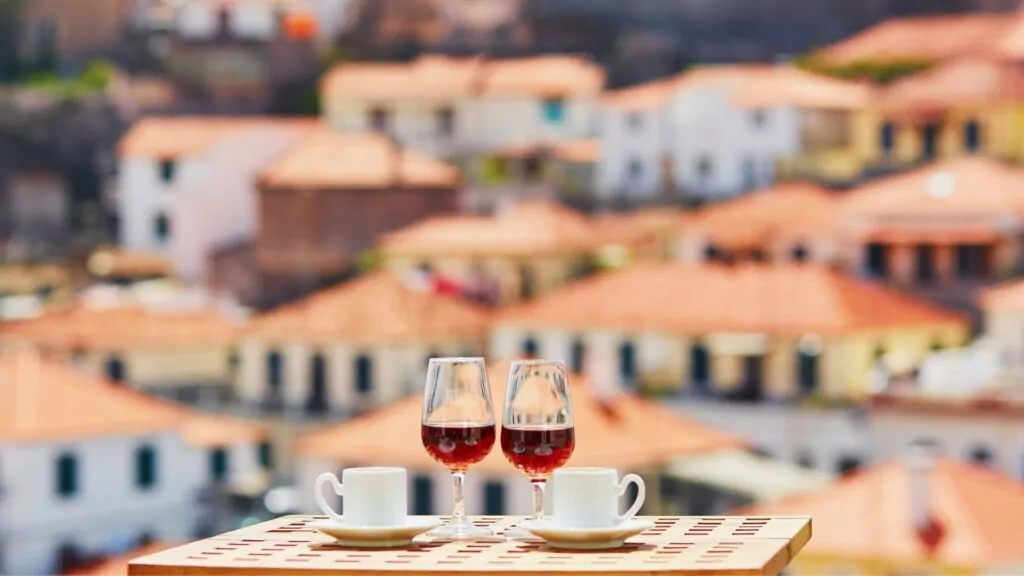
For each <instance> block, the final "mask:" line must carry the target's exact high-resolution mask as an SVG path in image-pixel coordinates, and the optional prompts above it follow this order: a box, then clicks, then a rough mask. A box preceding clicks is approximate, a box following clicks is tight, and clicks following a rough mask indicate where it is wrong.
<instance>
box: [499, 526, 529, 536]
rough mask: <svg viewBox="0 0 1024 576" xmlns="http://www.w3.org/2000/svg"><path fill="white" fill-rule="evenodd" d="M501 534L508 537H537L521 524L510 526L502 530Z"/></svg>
mask: <svg viewBox="0 0 1024 576" xmlns="http://www.w3.org/2000/svg"><path fill="white" fill-rule="evenodd" d="M501 535H502V536H504V537H506V538H519V539H522V538H536V536H534V535H533V534H532V533H530V532H527V531H526V530H524V529H522V528H520V527H519V526H510V527H508V528H506V529H505V530H503V531H502V532H501Z"/></svg>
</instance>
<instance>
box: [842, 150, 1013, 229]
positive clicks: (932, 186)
mask: <svg viewBox="0 0 1024 576" xmlns="http://www.w3.org/2000/svg"><path fill="white" fill-rule="evenodd" d="M843 210H844V213H845V214H846V215H847V216H856V217H864V216H874V217H890V218H891V217H897V216H906V217H912V218H919V217H923V216H951V217H953V216H955V217H959V218H963V219H966V218H970V217H974V216H991V217H1011V216H1012V217H1015V218H1020V217H1021V215H1024V169H1021V168H1017V167H1014V166H1009V165H1006V164H1002V163H1000V162H998V161H996V160H991V159H988V158H982V157H960V158H953V159H949V160H944V161H940V162H938V163H935V164H931V165H929V166H926V167H924V168H920V169H917V170H914V171H911V172H906V173H903V174H898V175H896V176H891V177H888V178H884V179H881V180H876V181H874V182H870V183H868V184H865V185H863V186H861V187H859V188H856V189H854V190H853V191H851V192H850V193H849V194H847V196H846V199H845V201H844V206H843Z"/></svg>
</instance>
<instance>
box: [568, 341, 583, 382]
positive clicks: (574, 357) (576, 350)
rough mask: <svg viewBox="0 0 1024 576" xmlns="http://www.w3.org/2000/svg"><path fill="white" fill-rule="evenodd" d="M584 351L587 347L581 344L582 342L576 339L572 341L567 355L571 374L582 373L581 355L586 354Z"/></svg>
mask: <svg viewBox="0 0 1024 576" xmlns="http://www.w3.org/2000/svg"><path fill="white" fill-rule="evenodd" d="M586 351H587V346H586V344H584V343H583V340H581V339H579V338H576V339H575V340H573V341H572V348H571V350H570V351H569V355H570V356H571V358H570V359H569V362H570V364H571V366H570V368H572V371H573V372H575V373H577V374H580V373H582V372H583V368H584V367H583V355H584V354H586Z"/></svg>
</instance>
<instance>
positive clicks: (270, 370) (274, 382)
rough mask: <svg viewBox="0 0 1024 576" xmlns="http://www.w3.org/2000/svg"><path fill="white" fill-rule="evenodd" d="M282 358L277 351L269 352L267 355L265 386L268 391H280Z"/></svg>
mask: <svg viewBox="0 0 1024 576" xmlns="http://www.w3.org/2000/svg"><path fill="white" fill-rule="evenodd" d="M283 360H284V359H283V357H282V356H281V353H280V352H278V351H277V350H271V351H270V352H268V353H267V386H268V387H269V388H270V391H271V392H272V393H273V392H278V391H280V389H281V383H282V381H283V378H282V376H283V370H282V366H281V365H282V364H283Z"/></svg>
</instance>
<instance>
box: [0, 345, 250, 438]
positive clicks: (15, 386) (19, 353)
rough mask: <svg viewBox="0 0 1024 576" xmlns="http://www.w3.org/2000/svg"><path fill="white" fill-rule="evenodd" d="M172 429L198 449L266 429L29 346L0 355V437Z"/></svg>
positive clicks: (99, 434) (81, 435)
mask: <svg viewBox="0 0 1024 576" xmlns="http://www.w3.org/2000/svg"><path fill="white" fill-rule="evenodd" d="M173 430H178V431H180V432H182V435H183V437H184V438H185V440H186V442H188V443H189V444H191V445H194V446H197V447H201V448H202V447H208V446H213V445H219V446H226V445H230V444H234V443H236V442H238V441H242V442H245V441H252V440H254V439H263V438H266V436H267V434H268V433H269V429H267V428H266V427H265V426H264V425H263V424H261V423H256V422H242V421H238V420H237V419H233V418H224V419H222V418H221V417H219V416H210V415H203V414H200V413H197V412H194V411H191V410H187V409H184V408H182V407H180V406H178V405H176V404H172V403H170V402H167V401H165V400H160V399H157V398H153V397H151V396H147V395H145V394H143V393H141V392H138V391H136V390H132V389H130V388H126V387H124V386H119V385H116V384H113V383H110V382H107V381H105V380H103V379H100V378H98V377H96V376H92V375H89V374H87V373H85V372H84V371H82V370H79V369H77V368H74V367H73V366H71V365H68V364H64V363H61V362H56V361H53V360H48V359H45V358H42V357H41V356H40V355H39V354H38V353H36V352H33V351H30V350H26V349H17V350H9V351H7V352H6V353H4V354H0V440H3V441H10V442H49V441H57V440H69V439H83V438H94V437H104V436H122V435H132V436H136V435H146V434H156V433H160V432H169V431H173ZM193 442H195V443H194V444H193Z"/></svg>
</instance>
